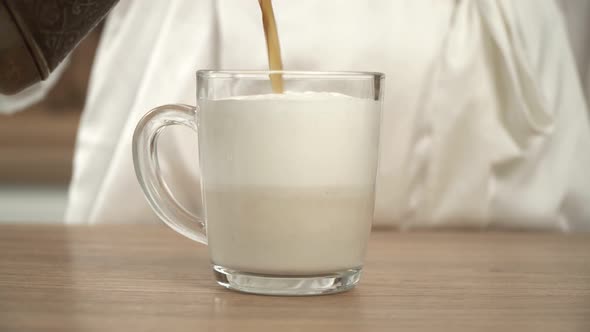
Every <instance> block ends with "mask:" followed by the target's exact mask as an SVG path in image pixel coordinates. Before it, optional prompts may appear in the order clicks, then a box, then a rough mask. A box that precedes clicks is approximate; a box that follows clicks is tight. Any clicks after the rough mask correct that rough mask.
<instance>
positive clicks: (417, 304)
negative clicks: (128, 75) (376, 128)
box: [0, 225, 590, 332]
mask: <svg viewBox="0 0 590 332" xmlns="http://www.w3.org/2000/svg"><path fill="white" fill-rule="evenodd" d="M0 331H170V332H172V331H306V332H313V331H501V332H506V331H580V332H582V331H590V234H577V235H561V234H549V233H479V232H476V233H469V232H456V233H397V232H387V231H380V232H374V233H373V235H372V238H371V241H370V245H369V252H368V256H367V262H366V266H365V272H364V275H363V278H362V280H361V283H360V285H359V286H358V287H357V288H356V289H354V290H352V291H350V292H347V293H342V294H338V295H328V296H319V297H304V298H285V297H268V296H254V295H243V294H239V293H236V292H232V291H228V290H225V289H222V288H221V287H219V286H217V285H216V284H215V283H214V281H213V278H212V273H211V271H210V268H209V260H208V256H207V250H206V247H205V246H202V245H199V244H196V243H193V242H191V241H190V240H187V239H184V238H182V237H181V236H179V235H177V234H175V233H173V232H172V231H170V230H168V229H166V228H164V226H158V225H150V226H147V225H146V226H140V225H133V226H94V227H90V226H69V227H66V226H35V225H30V226H15V225H6V226H0Z"/></svg>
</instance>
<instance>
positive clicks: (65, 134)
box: [0, 0, 590, 223]
mask: <svg viewBox="0 0 590 332" xmlns="http://www.w3.org/2000/svg"><path fill="white" fill-rule="evenodd" d="M557 3H558V4H559V5H560V6H561V9H562V10H563V14H564V16H565V18H566V20H565V21H566V25H567V28H568V30H569V32H570V35H569V37H570V40H571V42H572V47H573V51H574V54H575V56H576V62H577V65H578V69H579V70H580V73H579V74H580V77H588V79H586V81H585V82H583V83H584V84H585V92H586V93H587V98H588V99H590V72H587V71H588V68H590V65H589V64H590V34H588V33H586V31H590V30H589V29H590V22H589V21H588V19H587V18H588V17H590V0H561V1H558V2H557ZM101 31H102V27H101V26H99V27H97V28H96V29H95V30H94V31H93V32H92V33H91V34H90V35H89V36H87V37H86V38H85V39H84V40H83V41H82V43H81V44H80V45H79V46H78V48H76V50H75V51H74V52H73V53H72V54H71V56H70V57H69V64H68V65H67V66H66V69H65V72H64V73H63V75H61V77H60V79H59V82H58V83H57V84H56V85H55V86H54V87H53V89H52V90H51V91H50V93H49V95H48V96H47V97H46V98H45V99H44V100H43V101H41V102H40V103H37V104H35V105H33V106H31V107H29V108H28V109H26V110H24V111H20V112H17V113H16V114H13V115H2V116H0V223H3V222H5V223H6V222H59V221H61V220H63V213H64V209H65V205H66V202H67V188H68V184H69V181H70V178H71V173H72V161H73V149H74V145H75V139H76V131H77V126H78V122H79V119H80V116H81V112H82V109H83V108H84V103H85V96H86V90H87V88H88V78H89V76H90V72H91V66H92V62H93V59H94V54H95V51H96V48H97V46H98V43H99V39H100V35H101Z"/></svg>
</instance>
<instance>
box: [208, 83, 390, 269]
mask: <svg viewBox="0 0 590 332" xmlns="http://www.w3.org/2000/svg"><path fill="white" fill-rule="evenodd" d="M200 108H201V109H200V112H199V118H198V123H199V153H200V155H201V158H200V160H201V170H202V172H203V177H202V178H203V179H205V181H204V183H203V194H204V196H205V198H204V204H205V210H206V211H205V213H206V221H207V233H208V234H207V236H208V242H209V250H210V253H211V258H212V261H213V263H214V264H217V265H221V266H224V267H226V268H231V269H235V270H239V271H242V272H251V273H268V274H282V275H313V274H320V273H326V272H334V271H342V270H345V269H349V268H356V267H360V266H361V265H362V259H363V256H364V252H365V246H366V242H367V238H368V234H369V232H370V227H371V221H372V216H373V204H374V185H375V172H376V168H377V165H376V164H377V148H378V136H379V117H380V114H379V102H377V101H374V100H369V99H360V98H353V97H349V96H345V95H341V94H335V93H285V94H272V95H257V96H246V97H235V98H228V99H221V100H203V101H202V103H201V105H200Z"/></svg>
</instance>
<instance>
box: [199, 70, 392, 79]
mask: <svg viewBox="0 0 590 332" xmlns="http://www.w3.org/2000/svg"><path fill="white" fill-rule="evenodd" d="M269 75H284V76H287V77H291V78H315V79H384V78H385V74H384V73H381V72H372V71H314V70H215V69H202V70H198V71H197V77H198V78H207V79H216V78H220V79H228V78H232V79H233V78H248V79H256V78H260V79H268V76H269Z"/></svg>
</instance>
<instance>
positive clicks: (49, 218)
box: [0, 26, 102, 223]
mask: <svg viewBox="0 0 590 332" xmlns="http://www.w3.org/2000/svg"><path fill="white" fill-rule="evenodd" d="M101 31H102V29H101V26H99V27H98V28H97V29H95V30H94V31H93V32H92V33H91V34H90V35H89V36H88V37H87V38H86V39H84V40H83V41H82V43H81V44H80V45H79V46H78V48H77V49H76V50H75V51H74V52H73V53H72V54H71V56H70V59H69V64H68V66H67V67H66V69H65V71H64V73H63V75H62V76H61V77H60V79H59V81H58V83H57V84H56V85H55V86H54V87H53V89H52V90H51V91H50V92H49V94H48V95H47V97H46V98H45V99H43V101H41V102H39V103H37V104H35V105H33V106H31V107H29V108H27V109H26V110H23V111H20V112H17V113H16V114H13V115H2V117H1V121H0V223H2V222H56V221H60V220H63V213H64V209H65V205H66V200H67V190H68V184H69V181H70V177H71V173H72V158H73V152H74V145H75V140H76V130H77V127H78V122H79V119H80V115H81V114H82V109H83V108H84V101H85V98H86V90H87V88H88V78H89V76H90V70H91V66H92V61H93V59H94V53H95V52H96V48H97V46H98V42H99V39H100V33H101Z"/></svg>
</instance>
